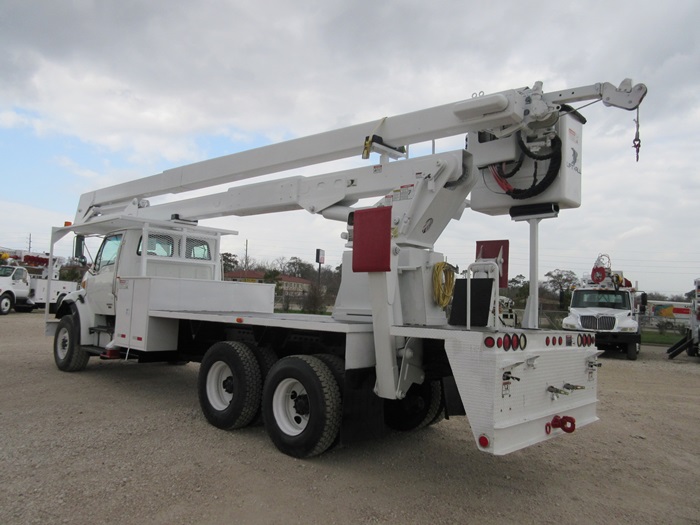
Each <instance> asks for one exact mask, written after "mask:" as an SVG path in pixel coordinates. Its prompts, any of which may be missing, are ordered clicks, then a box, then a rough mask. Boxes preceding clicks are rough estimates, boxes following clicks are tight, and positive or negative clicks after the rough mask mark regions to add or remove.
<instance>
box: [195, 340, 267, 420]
mask: <svg viewBox="0 0 700 525" xmlns="http://www.w3.org/2000/svg"><path fill="white" fill-rule="evenodd" d="M261 385H262V380H261V376H260V365H259V364H258V361H257V359H256V358H255V355H254V354H253V351H252V350H251V349H250V348H249V347H248V346H246V345H245V344H243V343H239V342H233V341H222V342H220V343H216V344H214V345H212V346H211V348H209V350H207V353H206V354H205V355H204V358H203V359H202V363H201V366H200V368H199V376H198V380H197V391H198V394H199V404H200V407H201V408H202V412H203V413H204V417H205V418H206V419H207V421H209V423H211V424H212V425H214V426H215V427H217V428H221V429H224V430H231V429H235V428H243V427H245V426H247V425H248V424H250V422H251V421H253V419H254V418H255V415H256V414H257V413H258V410H259V407H260V395H261Z"/></svg>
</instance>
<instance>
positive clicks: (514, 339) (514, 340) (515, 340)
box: [510, 334, 520, 350]
mask: <svg viewBox="0 0 700 525" xmlns="http://www.w3.org/2000/svg"><path fill="white" fill-rule="evenodd" d="M510 344H511V345H513V350H517V349H518V348H520V338H519V337H518V334H513V337H511V338H510Z"/></svg>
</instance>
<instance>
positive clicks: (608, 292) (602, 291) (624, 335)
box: [562, 254, 647, 360]
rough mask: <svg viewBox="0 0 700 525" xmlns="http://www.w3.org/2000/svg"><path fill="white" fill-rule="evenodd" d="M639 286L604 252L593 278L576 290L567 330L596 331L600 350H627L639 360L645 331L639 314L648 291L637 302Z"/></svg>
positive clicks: (627, 353)
mask: <svg viewBox="0 0 700 525" xmlns="http://www.w3.org/2000/svg"><path fill="white" fill-rule="evenodd" d="M635 294H636V290H635V289H634V288H633V287H632V283H631V282H630V281H629V280H627V279H625V277H624V276H623V275H622V272H614V271H613V270H612V269H611V265H610V257H609V256H608V255H605V254H601V255H599V256H598V258H597V259H596V261H595V264H594V265H593V270H592V271H591V277H590V279H587V280H586V282H585V284H584V285H583V286H581V287H579V288H576V289H575V290H573V292H572V294H571V307H570V308H569V315H568V316H567V317H566V318H565V319H564V321H562V328H564V330H579V331H580V330H583V331H585V332H587V333H593V334H594V337H595V344H596V346H597V347H598V349H600V350H604V351H605V350H619V351H621V352H625V353H626V355H627V359H630V360H636V359H637V355H638V354H639V349H640V346H641V341H642V335H641V331H640V326H639V319H638V314H640V313H644V310H645V308H646V304H647V299H646V293H642V294H641V296H640V304H639V307H637V306H636V303H635Z"/></svg>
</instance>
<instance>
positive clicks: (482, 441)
mask: <svg viewBox="0 0 700 525" xmlns="http://www.w3.org/2000/svg"><path fill="white" fill-rule="evenodd" d="M490 444H491V442H490V441H489V438H488V437H487V436H486V435H484V434H481V435H480V436H479V446H480V447H481V448H489V445H490Z"/></svg>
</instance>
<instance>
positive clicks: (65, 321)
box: [53, 315, 90, 372]
mask: <svg viewBox="0 0 700 525" xmlns="http://www.w3.org/2000/svg"><path fill="white" fill-rule="evenodd" d="M53 358H54V361H55V362H56V366H57V367H58V369H59V370H63V371H64V372H79V371H81V370H85V367H86V366H87V364H88V360H89V359H90V354H89V353H87V352H86V351H85V350H83V349H82V348H80V332H79V331H78V328H77V327H76V326H75V322H74V319H73V316H72V315H65V316H63V317H61V320H60V321H59V322H58V327H57V328H56V334H55V335H54V338H53Z"/></svg>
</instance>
